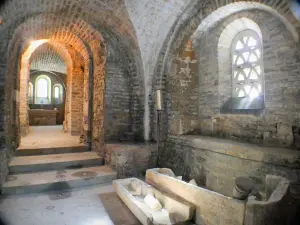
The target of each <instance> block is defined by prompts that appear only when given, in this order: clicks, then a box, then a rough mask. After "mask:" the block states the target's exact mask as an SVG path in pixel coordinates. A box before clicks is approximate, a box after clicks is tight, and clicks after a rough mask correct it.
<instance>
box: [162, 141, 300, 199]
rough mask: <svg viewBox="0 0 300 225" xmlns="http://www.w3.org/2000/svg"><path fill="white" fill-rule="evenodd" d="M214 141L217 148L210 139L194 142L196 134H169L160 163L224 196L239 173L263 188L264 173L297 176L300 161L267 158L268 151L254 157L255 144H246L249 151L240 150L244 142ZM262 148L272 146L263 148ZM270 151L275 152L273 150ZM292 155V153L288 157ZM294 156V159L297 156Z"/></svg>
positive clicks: (228, 194) (230, 189)
mask: <svg viewBox="0 0 300 225" xmlns="http://www.w3.org/2000/svg"><path fill="white" fill-rule="evenodd" d="M213 141H214V142H216V143H218V144H219V145H220V149H211V147H210V145H211V141H206V142H203V145H202V144H201V145H200V144H197V138H194V139H193V138H186V137H176V136H171V137H169V138H168V140H167V141H166V142H165V143H164V144H165V145H164V146H165V148H164V149H163V150H161V151H160V156H159V166H160V167H167V168H171V169H172V170H174V172H175V173H176V175H177V176H181V175H183V176H184V177H185V178H188V179H195V180H196V181H197V183H198V184H199V185H203V186H206V187H207V188H209V189H211V190H214V191H217V192H219V193H222V194H225V195H227V196H232V190H233V187H234V180H235V178H237V177H238V176H249V177H251V178H252V179H253V180H254V182H255V184H256V188H257V189H259V190H262V191H263V189H264V185H265V183H264V182H265V176H266V175H267V174H273V175H278V176H283V177H287V178H289V179H291V180H296V179H297V176H299V163H298V165H297V164H296V165H293V166H292V165H289V163H290V162H289V161H288V160H286V162H284V163H283V164H282V162H280V163H279V162H278V160H275V159H272V158H268V156H267V155H268V154H266V155H265V157H264V159H261V160H258V159H256V160H254V159H253V158H251V157H249V156H251V155H255V153H254V152H255V151H254V150H252V149H254V148H255V146H253V147H251V146H250V147H249V146H248V149H249V152H248V153H247V154H245V151H242V150H241V149H242V148H244V147H243V144H240V143H234V142H230V145H231V148H229V147H228V146H227V147H226V146H223V145H222V143H219V142H218V140H217V139H215V140H213ZM223 148H224V149H226V150H227V152H226V151H225V152H224V153H222V154H221V153H220V152H219V151H220V150H221V149H223ZM282 150H284V149H282ZM262 151H263V150H262ZM264 151H272V150H271V149H264ZM256 154H257V152H256ZM263 154H264V153H260V155H263ZM273 154H276V151H275V150H274V151H273ZM288 154H289V153H287V154H285V155H288ZM298 155H299V154H298ZM282 156H283V155H282ZM292 156H293V154H291V155H290V156H289V157H292ZM298 157H299V156H298ZM293 159H294V160H295V161H297V157H296V156H295V158H293ZM297 168H298V169H297ZM297 171H298V172H297Z"/></svg>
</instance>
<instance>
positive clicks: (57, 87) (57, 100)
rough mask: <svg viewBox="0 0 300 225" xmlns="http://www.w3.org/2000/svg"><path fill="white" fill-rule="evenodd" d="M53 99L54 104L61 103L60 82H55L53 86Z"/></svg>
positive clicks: (61, 89)
mask: <svg viewBox="0 0 300 225" xmlns="http://www.w3.org/2000/svg"><path fill="white" fill-rule="evenodd" d="M53 92H54V101H55V103H56V104H61V103H62V102H63V86H62V85H61V84H55V85H54V88H53Z"/></svg>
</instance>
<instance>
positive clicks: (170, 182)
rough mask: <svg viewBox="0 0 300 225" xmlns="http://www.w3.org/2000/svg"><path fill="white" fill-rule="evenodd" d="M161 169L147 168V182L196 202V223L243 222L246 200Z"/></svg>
mask: <svg viewBox="0 0 300 225" xmlns="http://www.w3.org/2000/svg"><path fill="white" fill-rule="evenodd" d="M159 170H160V169H150V170H147V173H146V182H147V183H148V184H150V185H153V186H154V187H156V188H158V189H159V190H162V191H164V192H167V193H170V194H173V195H176V196H179V197H180V198H182V199H184V200H186V201H188V202H190V203H192V204H194V205H195V206H196V216H195V222H196V224H199V225H200V224H201V225H202V224H206V225H221V224H223V225H227V224H231V225H242V224H243V222H244V211H245V202H242V201H238V200H235V199H233V198H230V197H226V196H224V195H221V194H219V193H216V192H213V191H210V190H207V189H205V188H202V187H198V186H196V185H193V184H189V183H186V182H184V181H180V180H178V179H176V178H173V177H170V176H167V175H165V174H162V173H159Z"/></svg>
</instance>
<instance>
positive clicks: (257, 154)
mask: <svg viewBox="0 0 300 225" xmlns="http://www.w3.org/2000/svg"><path fill="white" fill-rule="evenodd" d="M172 139H174V140H175V139H176V143H178V142H181V144H183V145H186V146H191V147H193V148H196V149H204V150H208V151H212V152H215V153H220V154H225V155H229V156H233V157H237V158H241V159H247V160H252V161H258V162H264V163H267V164H274V165H278V166H285V167H290V168H300V164H299V160H300V151H296V150H291V149H287V148H275V147H263V146H259V145H255V144H249V143H241V142H237V141H232V140H226V139H221V138H214V137H206V136H199V135H183V136H180V137H175V136H172V137H170V141H172Z"/></svg>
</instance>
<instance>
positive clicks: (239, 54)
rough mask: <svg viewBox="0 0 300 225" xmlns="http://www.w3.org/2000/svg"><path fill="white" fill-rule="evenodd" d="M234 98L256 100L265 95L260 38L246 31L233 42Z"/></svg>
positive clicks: (254, 33) (239, 34)
mask: <svg viewBox="0 0 300 225" xmlns="http://www.w3.org/2000/svg"><path fill="white" fill-rule="evenodd" d="M231 48H232V96H233V97H250V98H256V97H259V96H262V95H263V92H264V90H263V69H262V66H263V61H262V43H261V39H260V36H259V35H258V34H257V33H256V32H254V31H252V30H244V31H242V32H240V33H238V34H237V35H236V37H235V38H234V39H233V42H232V47H231Z"/></svg>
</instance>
